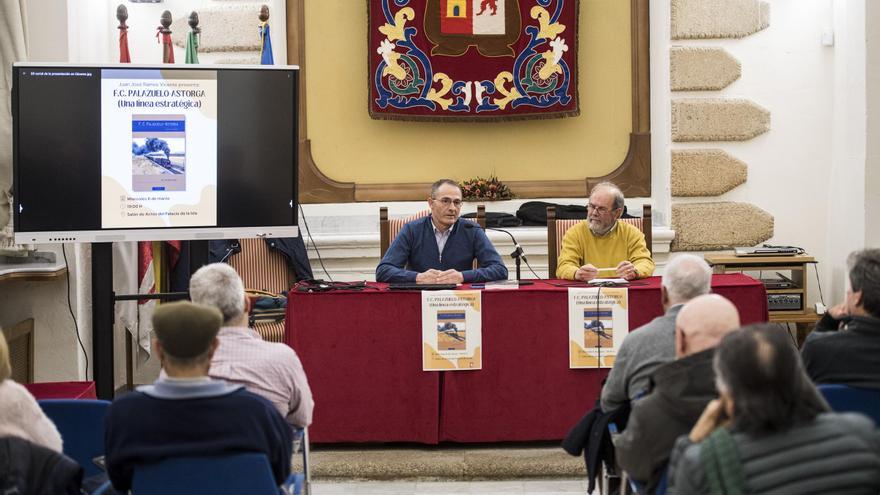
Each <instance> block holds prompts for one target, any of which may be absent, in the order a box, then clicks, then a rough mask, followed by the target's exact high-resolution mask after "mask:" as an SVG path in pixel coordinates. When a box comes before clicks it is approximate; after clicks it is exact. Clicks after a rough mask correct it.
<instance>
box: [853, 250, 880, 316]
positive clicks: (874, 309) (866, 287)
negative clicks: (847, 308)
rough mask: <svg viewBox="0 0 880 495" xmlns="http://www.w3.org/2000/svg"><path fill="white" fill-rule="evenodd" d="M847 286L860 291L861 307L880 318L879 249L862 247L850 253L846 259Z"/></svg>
mask: <svg viewBox="0 0 880 495" xmlns="http://www.w3.org/2000/svg"><path fill="white" fill-rule="evenodd" d="M846 266H847V268H848V269H849V286H850V288H852V290H853V292H858V291H862V307H863V308H864V309H865V311H867V312H868V313H869V314H870V315H871V316H874V317H875V318H880V249H876V248H875V249H863V250H861V251H855V252H852V253H850V255H849V257H847V260H846Z"/></svg>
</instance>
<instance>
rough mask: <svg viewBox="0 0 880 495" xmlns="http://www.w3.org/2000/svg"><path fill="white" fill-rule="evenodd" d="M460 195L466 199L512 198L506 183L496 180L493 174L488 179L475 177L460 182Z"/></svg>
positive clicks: (497, 199) (494, 199) (493, 199)
mask: <svg viewBox="0 0 880 495" xmlns="http://www.w3.org/2000/svg"><path fill="white" fill-rule="evenodd" d="M461 195H462V196H464V199H465V200H466V201H467V200H475V199H484V200H489V201H500V200H503V199H512V198H513V193H512V192H510V188H509V187H507V184H505V183H503V182H501V181H500V180H498V177H495V175H494V174H493V175H490V176H489V178H488V179H484V178H482V177H475V178H473V179H468V180H466V181H464V182H462V183H461Z"/></svg>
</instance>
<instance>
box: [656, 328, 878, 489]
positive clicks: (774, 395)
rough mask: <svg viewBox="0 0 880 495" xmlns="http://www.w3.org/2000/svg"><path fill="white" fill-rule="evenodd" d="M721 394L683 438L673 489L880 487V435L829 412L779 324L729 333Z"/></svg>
mask: <svg viewBox="0 0 880 495" xmlns="http://www.w3.org/2000/svg"><path fill="white" fill-rule="evenodd" d="M714 368H715V375H716V386H717V388H718V394H719V399H717V400H714V401H712V402H710V403H709V405H707V406H706V409H705V411H704V412H703V415H702V416H701V417H700V419H699V420H698V421H697V424H696V425H695V426H694V428H693V429H692V430H691V432H690V435H689V436H682V437H680V438H679V439H678V441H677V443H676V447H675V449H674V450H673V453H672V459H671V461H670V465H669V476H670V477H669V492H670V493H674V494H691V493H694V494H696V493H701V494H702V493H713V494H714V493H723V494H735V493H755V494H759V493H779V494H786V493H791V494H806V493H848V494H860V493H866V494H867V493H871V494H877V493H878V492H880V432H878V430H876V429H875V428H874V424H873V422H872V421H871V420H870V419H869V418H867V417H865V416H862V415H860V414H854V413H846V414H836V413H831V412H828V405H827V403H826V402H825V401H824V400H823V399H822V397H821V396H820V395H819V393H818V391H817V390H816V388H815V387H814V386H813V385H812V383H811V382H810V380H809V378H807V376H806V374H805V373H804V369H803V365H802V364H801V361H800V359H799V356H798V352H797V349H796V347H795V346H794V344H793V342H791V340H790V336H789V335H787V332H785V331H784V330H782V329H780V328H777V327H774V326H772V325H766V324H764V325H754V326H749V327H745V328H743V329H741V330H738V331H735V332H733V333H730V334H728V335H727V336H726V337H725V338H724V339H723V340H722V341H721V344H720V345H719V347H718V350H717V351H716V354H715V359H714Z"/></svg>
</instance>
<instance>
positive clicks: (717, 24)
mask: <svg viewBox="0 0 880 495" xmlns="http://www.w3.org/2000/svg"><path fill="white" fill-rule="evenodd" d="M671 10H672V14H671V16H672V39H674V40H685V39H702V38H744V37H746V36H749V35H750V34H754V33H756V32H758V31H760V30H762V29H765V28H766V27H767V26H769V25H770V5H769V4H768V3H767V2H762V1H760V0H672V9H671Z"/></svg>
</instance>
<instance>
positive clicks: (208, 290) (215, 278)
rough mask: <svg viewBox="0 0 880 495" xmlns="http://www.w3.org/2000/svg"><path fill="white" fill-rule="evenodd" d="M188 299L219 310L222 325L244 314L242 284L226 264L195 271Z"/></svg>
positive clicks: (214, 264)
mask: <svg viewBox="0 0 880 495" xmlns="http://www.w3.org/2000/svg"><path fill="white" fill-rule="evenodd" d="M189 297H190V299H191V300H192V302H194V303H197V304H204V305H206V306H212V307H215V308H217V309H219V310H220V312H221V313H223V322H224V323H229V322H231V321H233V320H235V319H236V318H238V317H240V316H241V315H242V314H243V313H244V312H245V304H244V297H245V295H244V284H243V283H242V281H241V277H239V276H238V273H236V271H235V269H233V268H232V267H231V266H229V265H227V264H226V263H211V264H210V265H205V266H203V267H201V268H199V269H198V270H196V272H195V273H193V275H192V278H191V279H190V280H189Z"/></svg>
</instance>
